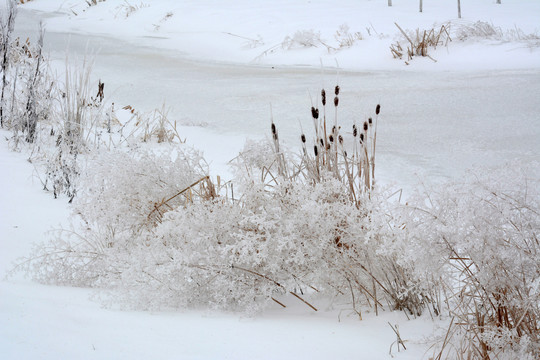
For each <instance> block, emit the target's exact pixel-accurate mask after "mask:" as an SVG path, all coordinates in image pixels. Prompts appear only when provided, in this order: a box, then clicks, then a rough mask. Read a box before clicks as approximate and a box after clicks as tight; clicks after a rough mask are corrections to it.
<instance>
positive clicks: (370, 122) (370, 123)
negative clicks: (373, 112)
mask: <svg viewBox="0 0 540 360" xmlns="http://www.w3.org/2000/svg"><path fill="white" fill-rule="evenodd" d="M368 123H369V126H371V125H373V119H372V118H369V119H368Z"/></svg>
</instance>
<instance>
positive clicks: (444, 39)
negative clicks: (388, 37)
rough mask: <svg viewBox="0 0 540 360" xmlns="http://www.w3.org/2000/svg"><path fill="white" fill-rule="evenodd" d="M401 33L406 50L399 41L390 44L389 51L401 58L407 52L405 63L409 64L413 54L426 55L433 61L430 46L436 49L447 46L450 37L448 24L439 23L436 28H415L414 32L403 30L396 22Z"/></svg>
mask: <svg viewBox="0 0 540 360" xmlns="http://www.w3.org/2000/svg"><path fill="white" fill-rule="evenodd" d="M395 25H396V26H397V28H398V29H399V31H400V32H401V34H402V35H403V36H404V37H405V39H406V40H407V42H408V44H407V47H406V51H404V50H403V47H402V46H401V43H400V42H396V43H395V44H392V45H391V46H390V51H391V52H392V55H393V56H394V58H395V59H403V57H404V54H405V53H406V54H407V60H406V61H405V64H407V65H408V64H409V62H410V61H411V60H412V58H413V57H414V56H423V57H428V58H430V59H431V60H433V61H436V60H435V59H433V58H432V57H431V56H430V55H429V54H428V51H429V50H430V48H433V49H436V48H437V46H443V45H444V46H447V45H448V43H449V42H450V41H452V39H451V38H450V29H449V28H450V25H449V24H447V25H441V27H440V28H439V29H438V30H436V29H435V28H433V29H430V30H419V29H416V32H406V31H405V30H403V29H402V28H401V27H400V26H399V25H398V24H397V23H395Z"/></svg>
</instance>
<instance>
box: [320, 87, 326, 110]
mask: <svg viewBox="0 0 540 360" xmlns="http://www.w3.org/2000/svg"><path fill="white" fill-rule="evenodd" d="M321 101H322V104H323V106H325V105H326V91H324V89H322V90H321Z"/></svg>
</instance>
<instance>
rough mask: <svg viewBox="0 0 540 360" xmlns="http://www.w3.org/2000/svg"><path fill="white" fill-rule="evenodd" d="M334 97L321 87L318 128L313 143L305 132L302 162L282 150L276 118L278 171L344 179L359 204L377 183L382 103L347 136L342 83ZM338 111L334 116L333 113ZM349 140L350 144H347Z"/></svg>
mask: <svg viewBox="0 0 540 360" xmlns="http://www.w3.org/2000/svg"><path fill="white" fill-rule="evenodd" d="M333 90H334V91H333V94H332V96H333V99H332V100H331V101H330V102H329V101H327V96H328V95H327V92H326V90H325V89H322V90H321V98H320V105H321V109H319V107H318V106H317V104H314V105H313V106H312V107H311V118H312V122H313V128H314V138H313V140H312V144H311V145H310V144H309V143H308V138H307V136H306V135H305V134H304V133H302V134H301V135H300V141H301V144H302V152H301V155H300V162H299V163H294V162H292V161H288V160H287V159H286V157H285V156H284V154H283V153H282V151H281V147H280V144H279V137H278V133H277V128H276V125H275V123H274V122H273V121H272V124H271V131H272V142H273V148H274V152H275V156H276V160H275V162H276V163H277V167H278V174H279V175H280V176H282V177H284V178H287V179H292V180H296V181H298V180H300V181H306V182H308V183H310V184H317V183H320V182H321V181H323V180H324V179H325V178H327V177H328V176H332V177H334V178H336V179H338V180H340V181H341V182H343V183H344V184H345V185H346V186H347V189H348V191H349V196H350V199H351V200H352V201H353V202H354V203H355V204H357V205H359V201H360V198H361V197H362V195H365V194H367V193H369V191H370V190H371V189H372V188H373V187H374V186H375V154H376V144H377V123H378V120H379V114H380V111H381V105H379V104H378V105H377V106H376V107H375V112H374V114H372V115H371V116H369V118H368V119H367V120H365V121H364V122H363V123H362V124H360V125H357V124H354V125H353V126H352V129H351V130H352V138H347V139H346V136H345V133H344V131H343V130H342V128H341V126H340V125H339V124H338V108H339V95H340V87H339V85H336V86H335V87H334V89H333ZM332 112H333V113H334V116H333V120H330V116H329V114H331V113H332ZM347 143H348V144H347Z"/></svg>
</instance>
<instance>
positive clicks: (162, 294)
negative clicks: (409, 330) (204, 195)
mask: <svg viewBox="0 0 540 360" xmlns="http://www.w3.org/2000/svg"><path fill="white" fill-rule="evenodd" d="M344 190H345V189H344V188H343V185H342V184H341V183H340V182H339V181H337V180H335V179H332V178H331V177H330V178H328V179H327V180H325V181H322V182H321V183H319V184H316V185H315V186H311V185H305V184H300V183H293V182H289V183H282V184H279V185H277V186H276V187H275V188H274V189H273V191H271V192H269V191H265V190H264V188H263V187H261V186H253V187H252V188H251V189H250V190H249V191H247V192H246V193H244V194H243V197H242V200H241V204H238V203H232V202H225V201H221V200H217V201H213V202H204V203H199V204H192V205H189V206H185V207H179V208H177V209H176V210H173V211H170V212H168V213H167V214H166V215H165V216H164V217H163V219H162V221H161V222H160V223H159V224H158V225H157V227H156V228H155V229H154V230H153V231H152V232H147V233H145V234H144V235H143V238H144V241H140V242H139V245H138V246H137V247H136V249H135V250H134V253H131V255H130V256H129V257H128V258H129V259H131V260H130V261H129V263H126V264H125V269H124V270H123V271H122V274H119V279H118V282H119V283H121V284H122V289H121V290H120V291H119V293H115V295H114V296H115V297H117V298H118V296H121V297H122V299H123V301H124V302H125V303H127V304H128V305H129V306H136V307H142V308H154V307H159V308H163V307H179V306H180V307H200V306H204V307H213V308H220V309H227V310H242V311H253V310H257V309H259V308H261V307H263V306H265V304H266V303H267V302H269V301H272V300H276V298H279V297H280V295H283V294H287V293H289V294H293V295H294V296H295V297H298V298H300V299H301V300H302V301H306V303H308V302H309V301H308V300H307V299H306V294H307V293H310V292H311V293H313V292H314V291H316V292H319V293H321V294H326V295H328V296H330V295H335V294H337V293H338V292H341V293H345V294H350V293H351V292H353V294H355V293H356V296H357V298H353V300H355V302H359V303H360V302H362V301H363V300H361V298H360V295H362V296H363V294H364V291H365V292H366V293H370V295H368V296H372V297H373V299H372V300H371V301H377V302H379V306H383V305H382V302H383V301H384V300H385V298H387V295H388V294H381V295H379V297H378V298H377V297H376V293H373V292H372V291H373V286H374V283H373V281H374V279H375V280H377V281H379V279H380V282H381V283H385V282H386V280H385V279H384V271H385V266H389V265H390V262H389V261H387V260H388V259H387V258H386V257H383V256H378V255H377V249H378V247H379V246H380V244H381V237H382V236H384V231H385V230H384V227H383V225H382V223H380V222H378V221H371V220H370V219H369V217H367V216H366V214H365V213H364V212H363V211H361V210H359V209H358V208H357V207H356V206H355V205H354V204H353V203H351V202H350V200H349V198H348V196H347V193H346V191H344ZM375 208H379V207H378V206H377V207H375V206H374V209H375ZM385 225H386V224H385ZM389 277H390V278H392V275H391V274H390V275H389ZM377 286H378V285H377ZM361 288H365V290H364V291H360V289H361ZM367 289H369V290H367ZM347 296H349V295H347ZM353 296H354V295H353ZM134 299H136V300H134ZM387 299H388V300H390V303H392V299H391V298H387ZM281 301H284V300H281ZM386 303H387V302H386V301H384V306H386ZM356 305H357V304H355V306H356ZM392 305H393V303H392ZM309 306H314V305H313V304H310V305H309Z"/></svg>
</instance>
